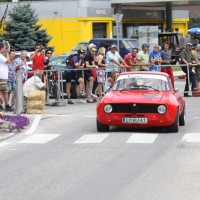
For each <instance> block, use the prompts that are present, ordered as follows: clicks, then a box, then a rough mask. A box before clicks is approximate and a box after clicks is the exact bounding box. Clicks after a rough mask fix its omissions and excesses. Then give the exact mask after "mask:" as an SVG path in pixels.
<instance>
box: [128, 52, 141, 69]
mask: <svg viewBox="0 0 200 200" xmlns="http://www.w3.org/2000/svg"><path fill="white" fill-rule="evenodd" d="M137 53H138V49H137V48H133V49H132V53H128V54H127V55H126V56H125V57H124V61H125V63H126V64H127V65H128V67H127V68H126V71H127V72H130V71H131V67H133V66H134V67H136V66H139V65H141V63H140V61H139V59H138V55H137Z"/></svg>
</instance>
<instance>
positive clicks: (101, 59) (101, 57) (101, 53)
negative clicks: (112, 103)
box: [95, 47, 108, 99]
mask: <svg viewBox="0 0 200 200" xmlns="http://www.w3.org/2000/svg"><path fill="white" fill-rule="evenodd" d="M105 54H106V49H105V48H104V47H101V48H100V49H99V50H98V53H97V57H96V65H97V66H98V67H99V69H98V70H97V83H98V86H97V88H96V90H95V95H97V94H99V98H100V99H101V98H102V88H103V83H104V81H105V69H101V68H105V67H107V66H108V64H106V61H105Z"/></svg>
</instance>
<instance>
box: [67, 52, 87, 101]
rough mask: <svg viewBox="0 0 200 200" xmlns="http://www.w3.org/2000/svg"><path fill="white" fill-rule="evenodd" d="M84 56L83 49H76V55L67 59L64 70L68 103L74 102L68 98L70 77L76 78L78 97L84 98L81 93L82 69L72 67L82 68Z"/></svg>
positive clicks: (82, 86)
mask: <svg viewBox="0 0 200 200" xmlns="http://www.w3.org/2000/svg"><path fill="white" fill-rule="evenodd" d="M84 57H85V50H82V49H81V50H78V55H76V54H75V55H73V56H72V57H71V58H70V60H69V66H68V67H67V70H66V71H65V77H66V93H67V98H68V104H74V102H73V101H72V100H71V99H70V98H71V81H72V79H74V80H76V81H77V82H78V83H79V86H78V92H77V93H78V97H79V98H84V97H85V96H84V95H83V93H82V92H83V88H84V80H83V77H82V71H81V70H77V71H75V70H74V69H76V68H78V69H79V68H84Z"/></svg>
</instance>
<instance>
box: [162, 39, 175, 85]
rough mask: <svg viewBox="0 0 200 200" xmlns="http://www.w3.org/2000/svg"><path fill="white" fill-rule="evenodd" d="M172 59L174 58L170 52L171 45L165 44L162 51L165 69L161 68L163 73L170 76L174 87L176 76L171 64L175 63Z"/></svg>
mask: <svg viewBox="0 0 200 200" xmlns="http://www.w3.org/2000/svg"><path fill="white" fill-rule="evenodd" d="M171 57H172V53H171V51H170V50H169V44H168V43H165V44H164V49H163V50H162V51H161V58H162V63H161V64H162V65H165V66H163V67H162V66H161V72H165V73H167V74H169V76H170V79H171V82H172V86H173V87H174V74H173V70H172V67H171V62H173V61H174V60H172V59H171Z"/></svg>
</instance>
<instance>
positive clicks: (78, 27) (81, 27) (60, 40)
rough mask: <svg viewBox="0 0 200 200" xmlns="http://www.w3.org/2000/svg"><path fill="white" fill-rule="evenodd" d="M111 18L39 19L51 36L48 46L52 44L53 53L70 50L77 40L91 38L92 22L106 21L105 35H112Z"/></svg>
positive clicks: (108, 36) (57, 53) (39, 22)
mask: <svg viewBox="0 0 200 200" xmlns="http://www.w3.org/2000/svg"><path fill="white" fill-rule="evenodd" d="M112 21H113V18H111V17H108V18H89V17H88V18H48V19H40V20H39V21H38V24H42V27H41V28H42V29H47V33H48V34H49V35H50V36H52V40H51V41H50V42H49V46H54V47H55V51H54V54H55V55H59V54H62V53H66V52H68V51H70V50H71V49H72V48H73V47H74V46H75V45H76V44H77V43H78V42H80V41H89V40H90V39H92V38H93V28H92V24H93V23H106V27H107V30H106V34H107V35H106V37H107V38H110V37H112V34H111V33H112Z"/></svg>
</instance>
